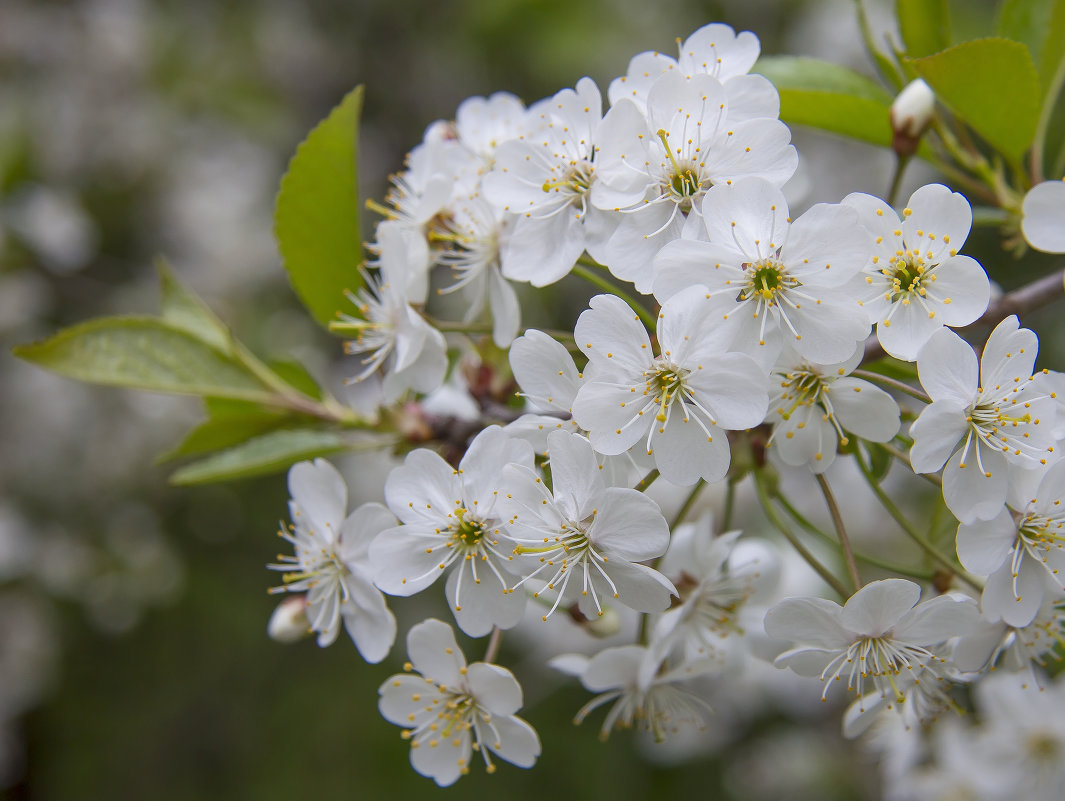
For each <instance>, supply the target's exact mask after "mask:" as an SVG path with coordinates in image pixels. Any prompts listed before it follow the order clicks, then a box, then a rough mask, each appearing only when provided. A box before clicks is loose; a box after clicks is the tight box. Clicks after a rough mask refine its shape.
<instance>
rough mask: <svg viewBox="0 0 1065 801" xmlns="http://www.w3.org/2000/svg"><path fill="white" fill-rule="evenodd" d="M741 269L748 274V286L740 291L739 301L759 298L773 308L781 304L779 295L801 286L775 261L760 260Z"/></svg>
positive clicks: (743, 265)
mask: <svg viewBox="0 0 1065 801" xmlns="http://www.w3.org/2000/svg"><path fill="white" fill-rule="evenodd" d="M740 267H741V268H742V269H743V271H744V272H746V273H747V285H746V286H744V287H743V289H741V290H740V295H739V298H737V300H750V299H751V298H757V299H758V300H759V301H764V302H765V304H766V305H767V306H772V305H774V304H776V303H779V301H778V300H777V295H779V294H780V293H782V292H785V291H787V290H789V289H793V288H795V287H797V286H800V282H799V281H798V279H795V278H792V277H791V276H790V275H788V272H787V268H785V266H784V265H783V264H781V263H780V262H779V261H776V260H775V259H759V260H758V261H755V262H748V263H746V264H741V265H740Z"/></svg>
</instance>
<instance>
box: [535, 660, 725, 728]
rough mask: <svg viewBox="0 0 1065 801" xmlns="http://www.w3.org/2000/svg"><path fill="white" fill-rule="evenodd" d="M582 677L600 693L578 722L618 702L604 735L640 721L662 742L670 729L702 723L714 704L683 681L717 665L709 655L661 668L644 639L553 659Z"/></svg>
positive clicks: (580, 713)
mask: <svg viewBox="0 0 1065 801" xmlns="http://www.w3.org/2000/svg"><path fill="white" fill-rule="evenodd" d="M548 664H549V665H551V666H552V667H554V668H555V669H556V670H561V671H562V672H564V673H568V674H570V675H573V676H577V677H579V678H580V681H581V684H583V685H584V688H585V689H586V690H589V691H591V692H593V693H600V694H599V695H597V696H596V697H595V698H593V699H592V700H591V701H589V702H588V703H587V704H585V705H584V706H583V707H581V709H580V711H578V712H577V716H576V718H574V722H575V723H578V724H579V723H582V722H583V721H584V719H585V718H586V717H588V715H589V713H591V712H592V711H593V710H595V709H598V708H599V707H601V706H603V705H604V704H609V703H611V702H613V706H612V707H611V709H610V711H609V712H608V713H607V715H606V718H605V719H604V720H603V725H602V727H601V728H600V729H599V737H600V739H602V740H606V739H607V738H608V737H609V736H610V732H611V731H612V730H613V729H615V728H624V729H629V728H633V727H639V728H641V729H644V730H646V731H649V732H651V734H653V735H654V738H655V740H656V741H658V742H661V741H663V740H665V739H666V738H667V737H668V736H669V735H676V734H679V733H680V732H682V731H685V730H689V729H693V728H701V727H702V725H703V721H704V719H705V717H706V715H707V714H708V713H709V712H711V711H712V710H711V709H710V706H709V705H708V704H707V703H706V701H704V700H702V699H701V698H700V697H699V696H697V695H695V694H693V693H692V692H690V691H689V690H688V689H686V688H685V687H684V686H683V682H685V681H688V680H690V679H694V678H697V677H699V676H703V675H706V674H707V673H709V672H711V671H713V670H714V669H715V665H714V663H713V662H711V661H710V660H701V661H698V662H694V663H685V664H682V665H680V666H679V667H676V668H674V669H672V670H667V671H659V670H658V667H659V664H660V663H659V660H658V659H657V656H656V655H655V654H653V653H652V652H651V651H650V650H648V649H647V648H645V647H644V646H642V645H622V646H618V647H615V648H606V649H604V650H602V651H600V652H599V653H598V654H596V655H595V656H593V657H592V658H591V659H588V658H586V657H581V656H578V655H575V654H563V655H562V656H560V657H555V658H554V659H552V660H551V661H550V662H549V663H548Z"/></svg>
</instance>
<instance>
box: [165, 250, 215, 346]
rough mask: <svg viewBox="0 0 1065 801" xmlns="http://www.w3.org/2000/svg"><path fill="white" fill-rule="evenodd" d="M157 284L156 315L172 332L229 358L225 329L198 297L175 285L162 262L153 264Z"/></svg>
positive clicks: (183, 287) (169, 272) (173, 279)
mask: <svg viewBox="0 0 1065 801" xmlns="http://www.w3.org/2000/svg"><path fill="white" fill-rule="evenodd" d="M155 269H156V270H157V271H158V272H159V282H160V284H161V295H162V297H161V301H160V312H161V314H162V318H163V319H164V320H165V321H166V322H168V323H170V325H171V326H173V327H174V328H180V329H181V330H183V331H187V332H188V333H190V334H192V335H193V336H194V337H196V338H198V339H200V340H201V341H203V342H206V343H207V344H208V345H210V346H212V347H213V348H215V349H217V350H220V351H222V352H223V353H226V354H229V355H232V352H233V339H232V337H231V335H230V333H229V328H228V327H227V326H226V324H225V323H223V322H222V321H221V320H220V319H218V317H217V316H216V315H215V313H214V312H213V311H211V309H210V308H209V307H208V306H207V304H206V303H204V302H203V300H201V299H200V297H199V296H198V295H196V294H195V293H193V292H192V291H191V290H190V289H188V288H187V287H185V286H184V285H183V284H181V282H179V281H178V279H177V276H175V275H174V272H173V270H171V269H170V265H168V264H167V263H166V260H165V259H162V258H159V259H156V261H155Z"/></svg>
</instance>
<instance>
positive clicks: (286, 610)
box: [266, 595, 311, 644]
mask: <svg viewBox="0 0 1065 801" xmlns="http://www.w3.org/2000/svg"><path fill="white" fill-rule="evenodd" d="M266 633H267V634H269V635H270V639H272V640H277V641H278V642H283V643H286V644H288V643H293V642H299V641H300V640H302V639H303V638H304V637H306V636H307V635H308V634H310V633H311V624H310V621H308V620H307V597H306V596H304V595H290V596H289V597H288V598H286V599H285V600H283V601H282V602H281V603H279V604H278V605H277V609H275V610H274V613H273V614H272V615H270V622H269V623H267V624H266Z"/></svg>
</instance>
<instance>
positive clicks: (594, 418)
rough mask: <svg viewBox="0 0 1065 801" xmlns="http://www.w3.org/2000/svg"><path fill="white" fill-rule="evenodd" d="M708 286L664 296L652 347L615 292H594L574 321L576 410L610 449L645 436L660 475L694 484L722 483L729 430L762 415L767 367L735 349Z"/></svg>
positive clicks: (600, 446)
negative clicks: (581, 358)
mask: <svg viewBox="0 0 1065 801" xmlns="http://www.w3.org/2000/svg"><path fill="white" fill-rule="evenodd" d="M711 303H712V301H711V300H710V298H709V293H707V291H706V289H705V288H704V287H698V286H697V287H691V288H689V289H688V290H686V291H684V292H680V293H678V294H677V295H676V296H675V297H673V298H672V299H671V300H669V301H667V302H666V303H665V304H664V305H663V306H662V309H661V310H660V312H659V314H658V331H657V333H658V343H659V346H660V348H661V353H660V354H659V355H657V356H656V355H655V354H654V353H653V351H652V350H651V343H650V340H649V339H648V337H647V331H646V329H644V327H643V324H642V323H641V322H640V320H639V317H637V315H636V314H635V313H634V312H633V311H632V309H630V308H629V307H628V305H626V304H625V302H624V301H622V300H620V299H618V298H617V297H615V296H613V295H597V296H596V297H594V298H592V299H591V301H590V302H589V305H590V307H591V308H589V309H587V310H586V311H584V312H583V313H582V314H581V316H580V318H579V319H578V320H577V327H576V329H575V331H574V336H575V337H576V341H577V345H578V347H580V348H581V350H583V351H584V352H585V353H586V354H587V356H588V361H589V366H588V368H587V372H589V379H588V380H587V381H586V382H585V383H584V385H583V386H581V388H580V390H579V391H578V392H577V398H576V400H575V401H574V402H573V418H574V420H576V421H577V424H578V425H580V426H581V427H582V428H583V429H584V430H586V431H587V432H588V436H589V438H590V439H591V442H592V446H593V447H594V448H595V449H596V450H597V451H598V452H599V453H604V454H608V455H611V454H620V453H625V452H626V451H628V450H629V449H630V448H632V447H633V446H635V445H636V444H637V443H640V442H642V443H643V447H644V448H645V449H646V452H647V454H648V455H650V456H652V457H653V458H654V462H655V466H656V467H657V468H658V470H659V471H660V472H661V474H662V477H663V478H665V479H666V480H667V481H671V482H672V483H674V484H680V485H690V484H694V483H695V482H696V481H698V480H699V478H700V477H701V478H704V479H705V480H707V481H717V480H719V479H720V478H722V477H723V476H724V475H725V472H726V471H727V470H728V467H729V462H730V459H731V451H730V449H729V444H728V436H727V435H726V433H725V432H726V429H732V430H737V429H746V428H751V427H753V426H756V425H758V424H759V423H761V422H762V420H763V419H764V418H765V412H766V407H767V405H768V401H769V396H768V389H767V383H768V382H767V378H766V375H765V373H763V372H762V370H761V369H760V368H759V367H758V365H757V364H756V363H755V362H754V360H753V359H751V358H750V357H749V356H746V355H744V354H742V353H730V352H728V347H729V344H730V332H728V331H727V330H726V327H725V326H722V325H721V324H720V319H719V318H717V317H715V315H713V314H712V313H711V310H712V307H711Z"/></svg>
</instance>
